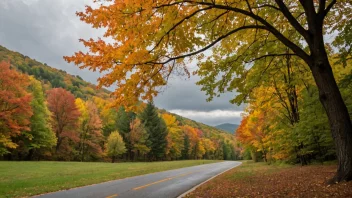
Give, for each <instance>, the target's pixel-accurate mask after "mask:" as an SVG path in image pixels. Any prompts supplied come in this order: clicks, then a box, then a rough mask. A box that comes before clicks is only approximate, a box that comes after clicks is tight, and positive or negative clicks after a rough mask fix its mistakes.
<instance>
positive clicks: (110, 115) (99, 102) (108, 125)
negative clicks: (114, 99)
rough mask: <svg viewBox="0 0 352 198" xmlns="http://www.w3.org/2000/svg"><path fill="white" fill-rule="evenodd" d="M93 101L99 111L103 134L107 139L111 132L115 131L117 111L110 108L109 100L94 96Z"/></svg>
mask: <svg viewBox="0 0 352 198" xmlns="http://www.w3.org/2000/svg"><path fill="white" fill-rule="evenodd" d="M93 101H94V103H95V105H96V106H97V107H98V109H99V115H100V118H101V120H102V124H103V134H104V136H105V137H108V136H109V135H110V133H111V132H113V131H116V130H117V121H118V115H117V110H116V109H115V108H111V107H110V103H111V101H109V100H104V99H102V98H99V97H95V96H94V97H93Z"/></svg>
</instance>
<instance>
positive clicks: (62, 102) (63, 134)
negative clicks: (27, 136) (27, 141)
mask: <svg viewBox="0 0 352 198" xmlns="http://www.w3.org/2000/svg"><path fill="white" fill-rule="evenodd" d="M47 93H48V98H47V101H48V107H49V110H50V111H51V113H52V115H51V117H52V127H53V130H54V131H55V133H56V137H57V138H58V142H57V147H56V151H58V149H59V147H60V144H61V142H62V140H63V139H64V138H68V139H70V140H72V141H74V142H78V141H79V138H78V134H77V129H76V127H77V124H78V117H79V116H80V112H79V111H78V109H77V107H76V104H75V97H74V96H73V95H72V94H71V93H70V92H68V91H66V90H64V89H62V88H54V89H51V90H49V91H48V92H47Z"/></svg>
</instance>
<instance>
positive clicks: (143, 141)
mask: <svg viewBox="0 0 352 198" xmlns="http://www.w3.org/2000/svg"><path fill="white" fill-rule="evenodd" d="M130 129H131V131H130V133H129V142H130V143H131V147H132V152H133V158H134V159H135V158H136V157H137V156H140V155H142V156H145V155H146V154H147V153H148V152H149V151H150V148H149V147H148V146H147V145H148V133H147V131H146V130H145V128H144V126H143V124H142V122H141V120H140V119H138V118H136V119H134V120H133V121H132V122H131V124H130Z"/></svg>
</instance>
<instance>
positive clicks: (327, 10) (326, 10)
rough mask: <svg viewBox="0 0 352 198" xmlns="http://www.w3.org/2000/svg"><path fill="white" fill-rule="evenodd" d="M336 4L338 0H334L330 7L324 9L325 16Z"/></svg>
mask: <svg viewBox="0 0 352 198" xmlns="http://www.w3.org/2000/svg"><path fill="white" fill-rule="evenodd" d="M335 4H336V0H332V1H331V3H330V4H329V5H328V7H327V8H326V9H325V10H324V12H323V16H324V17H325V16H326V15H327V14H328V13H329V12H330V10H331V8H332V7H333V6H334V5H335Z"/></svg>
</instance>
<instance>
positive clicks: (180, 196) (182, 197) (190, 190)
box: [177, 162, 242, 198]
mask: <svg viewBox="0 0 352 198" xmlns="http://www.w3.org/2000/svg"><path fill="white" fill-rule="evenodd" d="M241 164H242V162H239V164H236V165H235V166H233V167H231V168H229V169H227V170H225V171H223V172H221V173H219V174H217V175H214V176H213V177H211V178H209V179H207V180H205V181H203V182H202V183H200V184H198V185H196V186H195V187H193V188H191V189H189V190H188V191H186V192H184V193H183V194H181V195H179V196H178V197H177V198H184V197H185V196H186V195H187V194H189V193H191V192H192V191H194V190H195V189H197V188H198V187H199V186H201V185H203V184H205V183H207V182H208V181H210V180H212V179H214V178H215V177H217V176H219V175H222V174H224V173H225V172H227V171H229V170H231V169H233V168H236V167H237V166H239V165H241Z"/></svg>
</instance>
